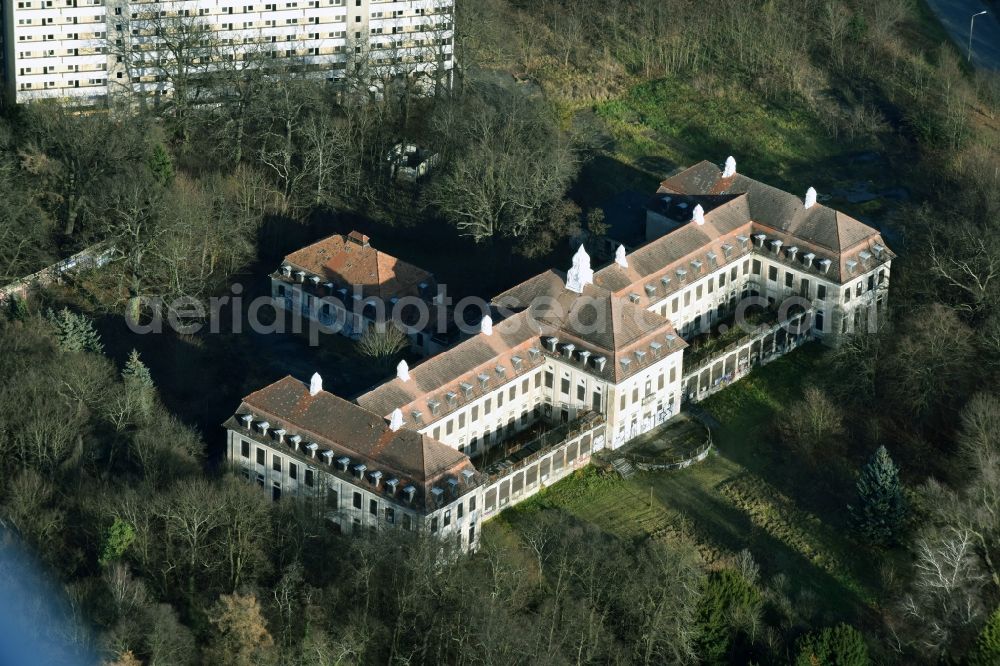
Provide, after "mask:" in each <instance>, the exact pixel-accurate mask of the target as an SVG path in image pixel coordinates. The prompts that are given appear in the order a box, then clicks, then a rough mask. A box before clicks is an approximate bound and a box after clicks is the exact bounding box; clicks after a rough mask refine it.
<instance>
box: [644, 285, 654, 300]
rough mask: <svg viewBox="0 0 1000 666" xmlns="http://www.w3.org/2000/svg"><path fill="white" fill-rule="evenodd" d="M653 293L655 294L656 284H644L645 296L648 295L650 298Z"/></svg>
mask: <svg viewBox="0 0 1000 666" xmlns="http://www.w3.org/2000/svg"><path fill="white" fill-rule="evenodd" d="M655 295H656V285H655V284H647V285H646V296H649V297H650V298H652V297H653V296H655Z"/></svg>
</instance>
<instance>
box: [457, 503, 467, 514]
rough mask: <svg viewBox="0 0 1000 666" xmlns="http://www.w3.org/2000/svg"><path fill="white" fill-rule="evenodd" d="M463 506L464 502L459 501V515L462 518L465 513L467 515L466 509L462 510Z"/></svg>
mask: <svg viewBox="0 0 1000 666" xmlns="http://www.w3.org/2000/svg"><path fill="white" fill-rule="evenodd" d="M462 508H463V507H462V503H461V502H459V503H458V517H459V518H461V517H462V516H463V515H465V512H464V511H463V510H462Z"/></svg>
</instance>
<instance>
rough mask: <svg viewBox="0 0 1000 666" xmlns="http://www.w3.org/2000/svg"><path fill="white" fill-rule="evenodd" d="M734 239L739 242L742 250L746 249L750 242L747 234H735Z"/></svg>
mask: <svg viewBox="0 0 1000 666" xmlns="http://www.w3.org/2000/svg"><path fill="white" fill-rule="evenodd" d="M736 240H738V241H739V242H740V245H741V246H742V247H743V249H744V250H745V249H747V245H748V244H749V243H750V238H749V237H747V236H737V237H736Z"/></svg>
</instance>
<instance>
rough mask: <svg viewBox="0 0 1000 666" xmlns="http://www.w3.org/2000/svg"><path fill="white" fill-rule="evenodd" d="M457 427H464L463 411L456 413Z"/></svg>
mask: <svg viewBox="0 0 1000 666" xmlns="http://www.w3.org/2000/svg"><path fill="white" fill-rule="evenodd" d="M458 427H459V428H464V427H465V413H464V412H463V413H462V414H459V415H458Z"/></svg>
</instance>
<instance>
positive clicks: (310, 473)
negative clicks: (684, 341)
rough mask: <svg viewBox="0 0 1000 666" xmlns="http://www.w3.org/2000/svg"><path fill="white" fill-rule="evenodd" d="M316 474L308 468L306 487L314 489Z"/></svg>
mask: <svg viewBox="0 0 1000 666" xmlns="http://www.w3.org/2000/svg"><path fill="white" fill-rule="evenodd" d="M314 474H315V473H314V472H313V471H312V470H311V469H308V468H306V485H307V486H309V487H310V488H312V485H313V476H314Z"/></svg>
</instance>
